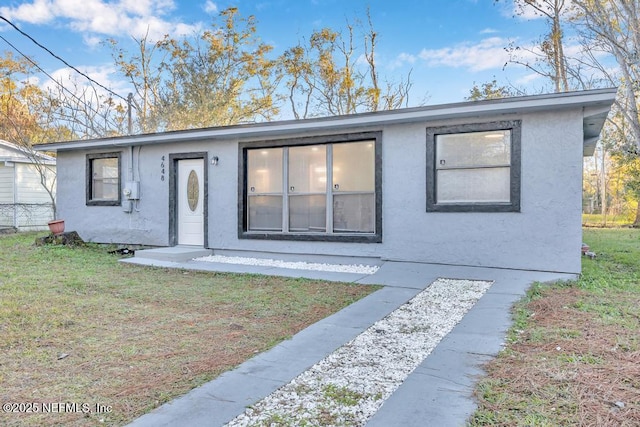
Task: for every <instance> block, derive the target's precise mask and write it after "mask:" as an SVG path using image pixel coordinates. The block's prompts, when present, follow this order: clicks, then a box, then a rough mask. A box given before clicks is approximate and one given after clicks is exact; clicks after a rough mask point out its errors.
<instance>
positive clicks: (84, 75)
mask: <svg viewBox="0 0 640 427" xmlns="http://www.w3.org/2000/svg"><path fill="white" fill-rule="evenodd" d="M0 19H1V20H3V21H4V22H6V23H7V24H9V25H11V26H12V27H13V28H14V29H15V30H16V31H18V32H19V33H20V34H22V35H23V36H25V37H26V38H28V39H29V40H31V41H32V42H33V43H35V44H36V45H37V46H38V47H40V48H41V49H44V50H45V51H46V52H47V53H49V55H51V56H53V57H54V58H56V59H57V60H59V61H60V62H62V63H63V64H64V65H66V66H67V67H69V68H71V69H72V70H73V71H75V72H76V73H78V74H80V75H81V76H83V77H84V78H86V79H87V80H89V81H90V82H92V83H95V84H96V85H98V86H99V87H101V88H102V89H104V90H106V91H107V92H109V93H110V94H112V95H114V96H116V97H118V98H120V99H122V100H123V101H125V102H128V100H127V99H126V98H124V97H122V96H120V95H118V94H117V93H115V92H114V91H112V90H111V89H109V88H107V87H106V86H104V85H102V84H100V83H98V82H97V81H95V80H94V79H92V78H91V77H89V76H88V75H86V74H85V73H83V72H82V71H80V70H78V69H77V68H76V67H74V66H73V65H71V64H69V63H68V62H67V61H65V60H64V59H62V58H61V57H59V56H58V55H56V54H55V53H53V52H52V51H51V50H49V49H48V48H47V47H46V46H43V45H42V44H40V43H39V42H38V41H37V40H36V39H34V38H33V37H31V36H30V35H29V34H27V33H25V32H24V31H22V30H21V29H20V28H18V27H17V26H16V25H15V24H14V23H13V22H11V21H9V20H8V19H7V18H5V17H4V16H2V15H0ZM5 41H6V40H5ZM14 49H15V48H14Z"/></svg>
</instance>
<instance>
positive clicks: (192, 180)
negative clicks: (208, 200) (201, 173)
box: [187, 170, 200, 212]
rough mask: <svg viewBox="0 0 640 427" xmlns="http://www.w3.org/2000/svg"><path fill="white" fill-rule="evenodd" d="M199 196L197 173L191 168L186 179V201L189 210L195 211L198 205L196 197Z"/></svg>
mask: <svg viewBox="0 0 640 427" xmlns="http://www.w3.org/2000/svg"><path fill="white" fill-rule="evenodd" d="M199 198H200V190H199V185H198V174H196V171H194V170H192V171H191V172H190V173H189V178H188V179H187V202H188V203H189V209H191V212H195V211H196V208H197V207H198V199H199Z"/></svg>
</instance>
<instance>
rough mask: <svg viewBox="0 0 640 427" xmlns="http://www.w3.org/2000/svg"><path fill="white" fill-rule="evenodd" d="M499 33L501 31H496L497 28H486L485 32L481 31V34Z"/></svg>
mask: <svg viewBox="0 0 640 427" xmlns="http://www.w3.org/2000/svg"><path fill="white" fill-rule="evenodd" d="M499 32H500V31H498V30H496V29H495V28H485V29H484V30H482V31H480V34H495V33H499Z"/></svg>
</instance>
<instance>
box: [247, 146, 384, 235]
mask: <svg viewBox="0 0 640 427" xmlns="http://www.w3.org/2000/svg"><path fill="white" fill-rule="evenodd" d="M357 137H358V138H357V139H356V138H354V136H353V135H345V136H341V137H336V136H333V137H329V138H325V139H320V138H312V139H311V138H305V139H301V140H287V141H278V144H277V146H273V145H271V146H264V147H256V146H255V144H245V145H243V146H241V148H240V149H241V151H242V152H241V156H240V157H241V159H242V160H241V161H242V164H241V168H242V169H241V170H242V176H244V177H245V179H244V183H241V189H240V190H241V197H242V198H243V200H244V204H243V209H242V213H241V215H242V217H241V218H240V221H241V224H242V226H241V229H240V235H241V237H244V238H274V239H303V240H351V241H366V242H377V241H380V238H381V232H382V230H381V227H382V221H381V218H380V216H381V200H382V199H381V195H380V185H381V177H380V174H381V170H380V164H381V161H380V158H379V153H380V147H379V144H380V142H379V134H378V133H368V134H364V135H363V134H358V135H357ZM327 139H329V140H330V141H327ZM376 165H377V166H376Z"/></svg>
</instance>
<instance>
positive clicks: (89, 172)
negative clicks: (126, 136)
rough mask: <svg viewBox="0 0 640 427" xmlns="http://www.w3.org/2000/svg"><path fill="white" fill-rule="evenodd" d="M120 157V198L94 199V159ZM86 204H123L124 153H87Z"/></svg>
mask: <svg viewBox="0 0 640 427" xmlns="http://www.w3.org/2000/svg"><path fill="white" fill-rule="evenodd" d="M110 158H117V159H118V198H117V199H114V200H93V199H92V197H93V193H92V187H93V185H92V184H93V160H98V159H110ZM85 173H86V179H85V185H86V204H87V206H120V205H121V204H122V153H121V152H120V151H116V152H109V153H92V154H87V155H86V166H85Z"/></svg>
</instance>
